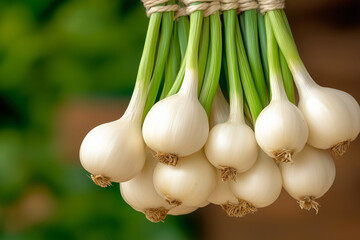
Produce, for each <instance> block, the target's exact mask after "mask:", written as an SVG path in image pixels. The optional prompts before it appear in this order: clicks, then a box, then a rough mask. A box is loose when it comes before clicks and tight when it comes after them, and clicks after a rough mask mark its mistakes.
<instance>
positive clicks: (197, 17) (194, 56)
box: [179, 11, 203, 98]
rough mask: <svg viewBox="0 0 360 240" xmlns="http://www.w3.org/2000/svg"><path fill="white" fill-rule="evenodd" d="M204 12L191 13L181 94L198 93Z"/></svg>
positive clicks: (194, 94)
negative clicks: (199, 54)
mask: <svg viewBox="0 0 360 240" xmlns="http://www.w3.org/2000/svg"><path fill="white" fill-rule="evenodd" d="M202 20H203V12H202V11H196V12H193V13H191V15H190V33H189V42H188V46H187V48H186V54H185V55H186V58H185V60H186V70H185V76H184V81H183V83H182V85H181V88H180V91H179V94H187V95H188V94H189V95H191V96H195V97H196V98H197V95H198V82H199V76H198V52H199V42H200V35H201V26H202Z"/></svg>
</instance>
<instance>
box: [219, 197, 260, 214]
mask: <svg viewBox="0 0 360 240" xmlns="http://www.w3.org/2000/svg"><path fill="white" fill-rule="evenodd" d="M238 201H239V203H237V204H234V203H229V202H228V203H226V204H222V205H221V208H222V209H223V210H224V211H225V212H226V213H227V215H228V216H229V217H244V216H245V215H247V214H249V213H255V212H256V211H257V208H256V207H254V206H253V205H252V204H251V203H249V202H247V201H245V200H240V199H239V200H238Z"/></svg>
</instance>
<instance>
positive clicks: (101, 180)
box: [91, 174, 111, 188]
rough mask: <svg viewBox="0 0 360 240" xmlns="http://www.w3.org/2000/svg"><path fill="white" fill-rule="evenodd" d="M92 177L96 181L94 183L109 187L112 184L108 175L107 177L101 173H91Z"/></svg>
mask: <svg viewBox="0 0 360 240" xmlns="http://www.w3.org/2000/svg"><path fill="white" fill-rule="evenodd" d="M91 179H92V180H93V181H94V183H95V184H96V185H98V186H100V187H103V188H105V187H108V186H111V180H110V178H108V177H105V176H103V175H101V174H99V175H92V174H91Z"/></svg>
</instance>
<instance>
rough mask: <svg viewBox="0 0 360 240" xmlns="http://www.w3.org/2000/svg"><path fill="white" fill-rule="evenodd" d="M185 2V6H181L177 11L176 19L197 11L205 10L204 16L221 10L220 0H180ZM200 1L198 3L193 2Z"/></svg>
mask: <svg viewBox="0 0 360 240" xmlns="http://www.w3.org/2000/svg"><path fill="white" fill-rule="evenodd" d="M180 1H182V2H183V3H184V4H185V7H183V8H179V9H178V10H177V12H176V13H175V17H174V18H175V19H176V18H178V17H181V16H187V15H190V14H191V13H193V12H195V11H201V10H202V11H203V14H204V17H207V16H210V15H211V14H213V13H215V12H217V11H220V10H221V5H220V1H219V0H200V1H199V0H180ZM193 3H198V4H193Z"/></svg>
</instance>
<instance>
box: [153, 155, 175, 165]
mask: <svg viewBox="0 0 360 240" xmlns="http://www.w3.org/2000/svg"><path fill="white" fill-rule="evenodd" d="M155 157H156V158H157V159H158V160H159V162H161V163H164V164H167V165H171V166H176V164H177V162H178V156H176V155H175V154H171V153H162V152H157V153H156V154H155Z"/></svg>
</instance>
